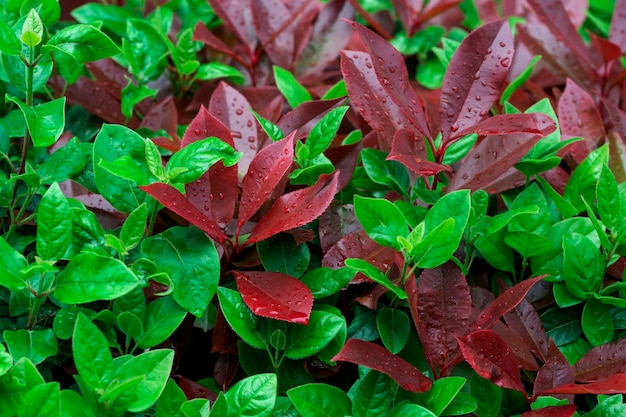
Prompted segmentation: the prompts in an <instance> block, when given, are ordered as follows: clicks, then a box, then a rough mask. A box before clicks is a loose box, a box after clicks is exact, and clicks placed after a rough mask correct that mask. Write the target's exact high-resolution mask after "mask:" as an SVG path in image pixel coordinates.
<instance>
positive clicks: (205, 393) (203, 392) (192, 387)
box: [176, 375, 217, 401]
mask: <svg viewBox="0 0 626 417" xmlns="http://www.w3.org/2000/svg"><path fill="white" fill-rule="evenodd" d="M176 379H177V380H178V386H179V387H180V389H182V390H183V392H184V393H185V397H187V399H188V400H191V399H194V398H206V399H208V400H210V401H215V400H216V399H217V394H216V393H214V392H213V391H211V390H210V389H208V388H206V387H204V386H202V385H200V384H198V383H197V382H194V381H192V380H191V379H187V378H185V377H184V376H180V375H178V376H176Z"/></svg>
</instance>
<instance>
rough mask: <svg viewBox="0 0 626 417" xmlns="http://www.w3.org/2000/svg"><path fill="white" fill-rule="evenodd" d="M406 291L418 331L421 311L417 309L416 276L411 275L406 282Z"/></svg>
mask: <svg viewBox="0 0 626 417" xmlns="http://www.w3.org/2000/svg"><path fill="white" fill-rule="evenodd" d="M402 262H404V260H402ZM404 291H405V292H406V295H407V298H408V302H409V311H410V312H411V318H412V319H413V323H414V325H415V330H417V324H418V323H419V311H418V308H417V280H416V279H415V275H411V276H410V277H408V278H407V280H406V281H405V282H404Z"/></svg>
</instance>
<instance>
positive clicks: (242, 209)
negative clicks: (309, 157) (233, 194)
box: [237, 131, 296, 227]
mask: <svg viewBox="0 0 626 417" xmlns="http://www.w3.org/2000/svg"><path fill="white" fill-rule="evenodd" d="M295 135H296V132H295V131H293V132H291V133H290V134H289V136H287V137H286V138H284V139H281V140H279V141H278V142H274V143H272V144H270V145H269V146H266V147H265V148H263V149H261V151H260V152H259V153H258V154H257V155H256V156H255V157H254V159H253V160H252V162H251V163H250V167H249V168H248V172H247V173H246V176H245V177H244V178H243V190H242V193H241V203H240V205H239V220H238V222H237V224H238V225H239V227H241V226H242V225H243V224H244V223H245V222H247V221H248V220H250V218H251V217H252V216H253V215H254V213H256V212H257V210H258V209H259V208H261V206H262V205H263V203H265V202H266V201H267V199H268V198H270V196H271V195H272V192H273V191H274V190H275V189H276V186H277V185H278V184H279V183H280V181H281V180H282V178H283V176H284V175H285V173H286V172H287V171H288V170H289V168H290V167H291V163H292V160H293V147H294V137H295Z"/></svg>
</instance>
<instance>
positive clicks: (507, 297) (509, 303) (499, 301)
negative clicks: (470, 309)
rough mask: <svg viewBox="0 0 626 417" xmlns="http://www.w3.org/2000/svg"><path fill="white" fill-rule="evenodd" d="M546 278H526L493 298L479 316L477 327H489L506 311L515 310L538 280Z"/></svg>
mask: <svg viewBox="0 0 626 417" xmlns="http://www.w3.org/2000/svg"><path fill="white" fill-rule="evenodd" d="M544 278H545V275H542V276H539V277H535V278H529V279H526V280H524V281H522V282H520V283H519V284H517V285H515V286H513V287H511V288H509V289H508V290H506V291H504V292H503V293H502V294H500V296H498V298H496V299H495V300H493V301H492V302H491V303H489V305H488V306H487V307H486V308H485V309H484V310H483V311H482V313H480V315H479V316H478V322H477V323H476V328H477V329H479V330H480V329H488V328H490V327H491V326H493V324H494V323H495V322H496V321H498V320H499V319H500V317H502V316H503V315H504V314H505V313H508V312H509V311H511V310H513V309H514V308H515V307H517V305H518V304H519V303H521V302H522V300H523V299H524V298H525V297H526V294H528V291H530V289H531V288H532V286H533V285H535V284H536V283H537V282H539V281H541V280H542V279H544Z"/></svg>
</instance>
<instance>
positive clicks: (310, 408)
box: [287, 384, 352, 417]
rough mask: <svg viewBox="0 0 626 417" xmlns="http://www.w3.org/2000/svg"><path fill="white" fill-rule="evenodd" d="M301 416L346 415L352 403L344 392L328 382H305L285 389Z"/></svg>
mask: <svg viewBox="0 0 626 417" xmlns="http://www.w3.org/2000/svg"><path fill="white" fill-rule="evenodd" d="M287 396H288V397H289V399H290V400H291V402H292V403H293V405H294V406H295V407H296V409H297V410H298V412H299V413H300V414H302V416H303V417H346V416H349V415H351V414H352V404H351V402H350V398H348V396H347V395H346V393H345V392H343V391H342V390H340V389H339V388H337V387H334V386H332V385H328V384H305V385H300V386H299V387H296V388H292V389H290V390H289V391H287Z"/></svg>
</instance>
